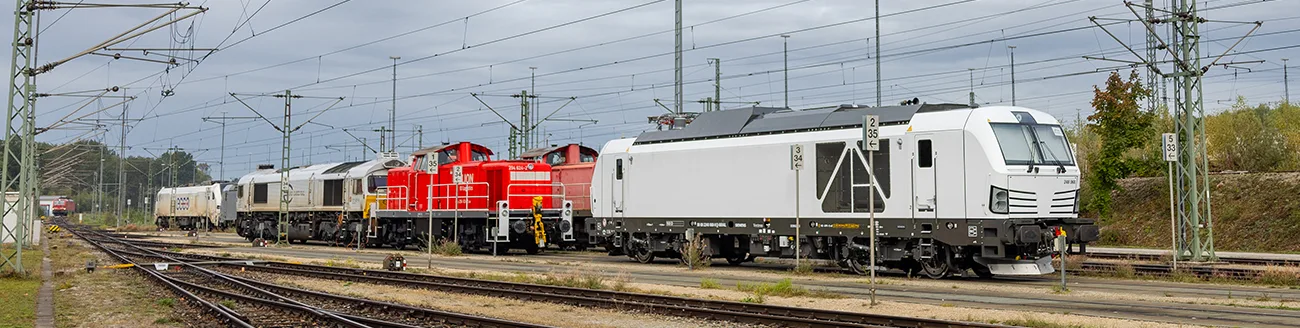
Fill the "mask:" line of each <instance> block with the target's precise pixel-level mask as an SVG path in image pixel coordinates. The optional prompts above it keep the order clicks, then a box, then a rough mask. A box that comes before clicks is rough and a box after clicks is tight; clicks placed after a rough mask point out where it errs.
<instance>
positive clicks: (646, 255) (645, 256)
mask: <svg viewBox="0 0 1300 328" xmlns="http://www.w3.org/2000/svg"><path fill="white" fill-rule="evenodd" d="M632 258H633V259H636V261H637V262H641V263H650V262H654V261H655V254H654V253H653V252H650V250H649V249H645V248H642V249H638V250H636V252H635V253H632Z"/></svg>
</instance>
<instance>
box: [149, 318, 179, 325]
mask: <svg viewBox="0 0 1300 328" xmlns="http://www.w3.org/2000/svg"><path fill="white" fill-rule="evenodd" d="M153 323H154V324H155V325H170V324H174V323H181V321H180V320H176V318H172V317H162V318H158V319H156V320H154V321H153Z"/></svg>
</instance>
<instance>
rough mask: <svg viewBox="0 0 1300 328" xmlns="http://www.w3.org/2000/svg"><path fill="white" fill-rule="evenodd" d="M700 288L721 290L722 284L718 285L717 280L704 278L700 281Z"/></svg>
mask: <svg viewBox="0 0 1300 328" xmlns="http://www.w3.org/2000/svg"><path fill="white" fill-rule="evenodd" d="M700 288H704V289H722V284H719V283H718V281H717V280H714V279H709V278H704V279H700Z"/></svg>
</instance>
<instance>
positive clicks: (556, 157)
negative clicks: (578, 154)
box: [546, 151, 568, 166]
mask: <svg viewBox="0 0 1300 328" xmlns="http://www.w3.org/2000/svg"><path fill="white" fill-rule="evenodd" d="M567 159H568V158H566V156H565V155H564V152H562V151H557V152H551V153H549V154H546V164H550V165H551V166H555V165H560V164H564V161H565V160H567Z"/></svg>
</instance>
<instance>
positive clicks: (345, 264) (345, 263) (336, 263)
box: [324, 257, 361, 269]
mask: <svg viewBox="0 0 1300 328" xmlns="http://www.w3.org/2000/svg"><path fill="white" fill-rule="evenodd" d="M324 265H325V266H328V267H336V268H353V269H360V268H361V265H360V264H357V260H356V259H353V258H351V257H349V258H346V259H341V260H340V259H339V258H330V259H329V260H325V263H324Z"/></svg>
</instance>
